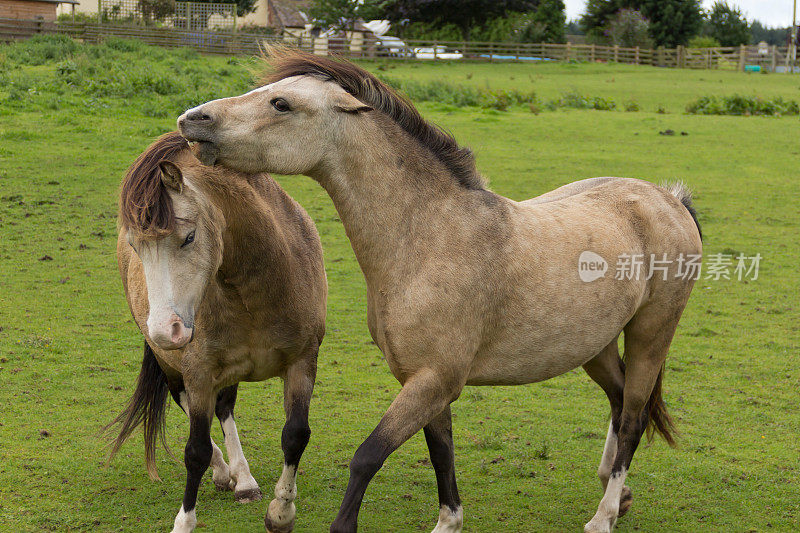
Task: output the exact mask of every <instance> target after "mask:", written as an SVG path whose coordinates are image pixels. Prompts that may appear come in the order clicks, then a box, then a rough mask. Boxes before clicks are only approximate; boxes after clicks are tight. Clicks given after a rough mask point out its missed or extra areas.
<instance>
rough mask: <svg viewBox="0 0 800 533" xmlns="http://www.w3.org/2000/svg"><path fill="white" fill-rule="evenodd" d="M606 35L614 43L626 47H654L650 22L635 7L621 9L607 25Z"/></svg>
mask: <svg viewBox="0 0 800 533" xmlns="http://www.w3.org/2000/svg"><path fill="white" fill-rule="evenodd" d="M606 28H607V29H606V35H607V36H608V38H609V39H611V43H612V44H616V45H619V46H622V47H624V48H635V47H637V46H639V47H641V48H652V46H653V40H652V39H651V38H650V34H649V31H650V24H649V23H648V22H647V19H646V18H644V17H643V16H642V14H641V13H640V12H639V11H636V10H635V9H620V10H619V11H618V12H617V14H616V15H614V17H613V18H612V19H611V20H609V21H608V24H607V25H606Z"/></svg>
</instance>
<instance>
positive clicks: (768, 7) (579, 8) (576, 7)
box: [564, 0, 800, 27]
mask: <svg viewBox="0 0 800 533" xmlns="http://www.w3.org/2000/svg"><path fill="white" fill-rule="evenodd" d="M564 3H565V4H566V5H567V20H574V19H576V18H578V17H580V16H581V15H582V14H583V13H584V11H586V0H564ZM702 3H703V7H704V8H705V9H711V6H712V5H713V4H714V0H703V2H702ZM728 3H729V4H731V5H735V6H737V7H738V8H739V9H741V10H742V12H743V13H744V14H745V16H746V17H747V20H749V21H752V20H753V19H756V20H758V21H760V22H762V23H763V24H766V25H767V26H779V27H786V26H791V25H792V1H791V0H728ZM798 19H799V20H800V8H798Z"/></svg>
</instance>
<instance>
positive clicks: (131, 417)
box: [103, 341, 172, 480]
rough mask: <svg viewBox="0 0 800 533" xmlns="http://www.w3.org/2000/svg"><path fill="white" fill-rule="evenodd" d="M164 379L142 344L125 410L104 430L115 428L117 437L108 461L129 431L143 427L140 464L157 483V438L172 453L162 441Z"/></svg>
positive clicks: (126, 437) (151, 355) (148, 348)
mask: <svg viewBox="0 0 800 533" xmlns="http://www.w3.org/2000/svg"><path fill="white" fill-rule="evenodd" d="M168 393H169V387H168V385H167V376H166V374H164V371H163V370H162V369H161V367H160V366H159V364H158V361H157V360H156V356H155V354H154V353H153V349H152V348H150V346H149V345H148V344H147V342H146V341H145V343H144V358H143V359H142V369H141V370H140V371H139V378H138V379H137V380H136V389H135V390H134V391H133V396H131V398H130V400H128V405H127V406H125V409H124V410H123V411H122V412H121V413H120V414H119V415H118V416H117V418H115V419H114V421H113V422H111V423H110V424H108V425H107V426H106V427H105V428H103V430H104V431H107V430H108V429H109V428H111V427H112V426H117V425H118V426H119V427H120V430H119V435H117V437H116V438H115V439H114V441H113V445H112V448H111V454H110V455H109V458H108V460H109V461H111V459H112V458H113V457H114V455H115V454H116V453H117V452H118V451H119V449H120V448H121V447H122V444H123V443H124V442H125V441H126V440H127V439H128V437H130V436H131V434H132V433H133V430H135V429H136V428H137V427H138V426H139V425H141V424H143V425H144V428H143V429H144V461H145V465H146V466H147V473H148V474H149V475H150V479H153V480H157V479H160V478H159V477H158V472H157V471H156V460H155V459H156V445H157V442H156V441H157V440H158V439H159V437H160V438H161V443H162V444H163V445H164V448H165V449H166V450H167V452H168V453H170V455H172V453H171V452H170V450H169V447H168V446H167V443H166V440H165V439H164V428H165V421H166V420H165V415H166V407H167V394H168Z"/></svg>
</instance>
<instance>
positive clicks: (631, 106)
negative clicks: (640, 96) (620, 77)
mask: <svg viewBox="0 0 800 533" xmlns="http://www.w3.org/2000/svg"><path fill="white" fill-rule="evenodd" d="M625 111H628V112H630V113H635V112H636V111H639V103H638V102H637V101H636V100H628V101H627V102H625Z"/></svg>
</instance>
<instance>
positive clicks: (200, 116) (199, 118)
mask: <svg viewBox="0 0 800 533" xmlns="http://www.w3.org/2000/svg"><path fill="white" fill-rule="evenodd" d="M186 120H187V121H189V122H204V123H206V124H211V123H212V122H214V119H213V118H211V115H207V114H205V113H203V111H201V110H200V109H196V110H194V111H192V112H191V113H189V114H187V115H186Z"/></svg>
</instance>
